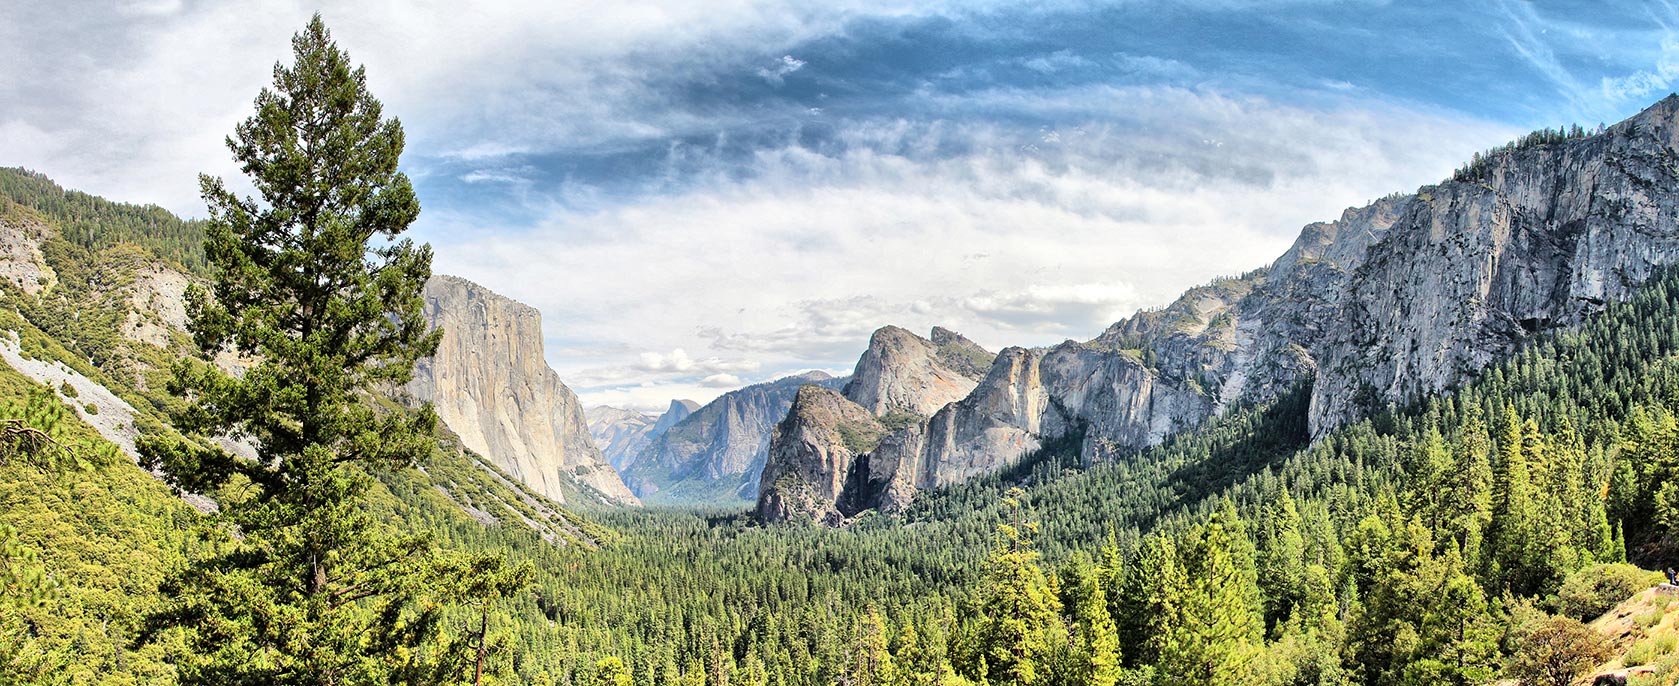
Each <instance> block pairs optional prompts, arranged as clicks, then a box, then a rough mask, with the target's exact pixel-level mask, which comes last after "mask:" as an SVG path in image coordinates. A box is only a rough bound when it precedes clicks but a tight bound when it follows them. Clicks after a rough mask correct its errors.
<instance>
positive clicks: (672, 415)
mask: <svg viewBox="0 0 1679 686" xmlns="http://www.w3.org/2000/svg"><path fill="white" fill-rule="evenodd" d="M699 406H700V404H699V403H696V402H694V401H692V400H672V401H670V408H669V409H666V410H665V412H664V414H661V415H658V416H654V415H650V414H647V413H646V412H638V411H635V410H626V409H620V408H616V407H608V406H605V405H602V406H600V407H591V408H589V410H588V411H587V412H584V413H583V414H584V416H585V417H587V418H588V420H589V435H590V436H592V437H594V439H595V445H596V446H598V447H599V448H600V451H601V454H602V455H604V456H606V461H607V463H609V464H611V465H612V468H613V469H616V470H618V473H620V474H622V473H624V472H625V471H626V470H628V469H629V467H630V465H631V464H633V463H634V462H635V459H636V458H637V457H640V456H641V451H642V450H645V449H646V448H647V445H648V444H649V443H651V442H652V441H653V439H655V438H658V437H659V436H662V435H664V433H665V432H666V431H669V430H670V427H672V426H675V425H676V423H677V422H680V421H682V420H683V419H685V418H687V416H688V415H690V414H693V413H694V410H696V409H699Z"/></svg>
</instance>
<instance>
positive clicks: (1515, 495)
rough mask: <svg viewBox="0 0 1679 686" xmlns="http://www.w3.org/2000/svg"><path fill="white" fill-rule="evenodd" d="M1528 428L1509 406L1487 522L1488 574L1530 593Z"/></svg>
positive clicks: (1504, 587)
mask: <svg viewBox="0 0 1679 686" xmlns="http://www.w3.org/2000/svg"><path fill="white" fill-rule="evenodd" d="M1525 436H1526V432H1525V431H1524V426H1523V423H1522V420H1521V417H1519V416H1517V415H1516V410H1515V408H1513V407H1509V408H1506V410H1505V415H1504V423H1503V426H1502V427H1500V429H1499V433H1498V464H1497V466H1496V468H1495V469H1494V471H1493V495H1492V518H1491V521H1490V522H1489V523H1488V528H1487V537H1486V550H1485V555H1486V557H1485V562H1483V568H1484V569H1485V570H1486V571H1485V576H1486V577H1487V578H1488V579H1491V580H1494V581H1495V582H1496V583H1497V584H1498V586H1497V587H1498V588H1499V589H1501V590H1513V591H1516V592H1518V593H1531V592H1532V591H1533V590H1535V589H1533V588H1530V585H1531V584H1530V582H1531V579H1532V577H1533V574H1532V570H1531V569H1529V559H1530V558H1529V546H1530V545H1531V544H1532V540H1531V539H1532V535H1533V530H1534V510H1533V508H1534V504H1533V486H1532V478H1531V472H1530V468H1529V464H1528V459H1527V458H1528V451H1527V450H1526V449H1525V448H1524V445H1523V443H1524V440H1525Z"/></svg>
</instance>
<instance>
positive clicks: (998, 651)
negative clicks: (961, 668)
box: [975, 489, 1063, 686]
mask: <svg viewBox="0 0 1679 686" xmlns="http://www.w3.org/2000/svg"><path fill="white" fill-rule="evenodd" d="M1018 497H1019V492H1018V489H1015V490H1014V491H1013V492H1011V497H1010V501H1011V507H1012V508H1013V509H1014V511H1015V512H1017V513H1018V511H1019V505H1018ZM1035 531H1036V525H1034V524H1030V523H1022V522H1020V521H1018V520H1016V521H1015V522H1014V523H1012V524H1004V525H1002V526H1001V527H1000V534H1001V536H1000V537H999V538H1000V540H999V542H998V544H997V547H996V548H995V549H994V550H993V551H992V553H991V557H990V559H989V560H987V561H986V573H985V580H984V583H983V586H982V587H981V589H980V597H979V600H978V609H979V612H980V615H981V617H982V619H981V621H980V626H979V628H978V636H977V637H976V639H977V642H978V645H977V648H978V651H977V652H978V653H979V654H980V655H981V656H983V658H984V662H985V664H986V666H987V671H986V673H985V674H983V675H975V676H976V677H979V678H985V679H989V680H990V681H992V682H994V683H1011V684H1022V685H1023V686H1032V685H1033V684H1038V683H1042V681H1043V680H1044V679H1045V678H1046V677H1047V676H1048V670H1047V669H1046V666H1047V665H1046V664H1045V662H1046V660H1047V658H1049V657H1050V655H1051V654H1052V653H1053V651H1054V648H1055V646H1056V645H1058V644H1060V643H1062V641H1063V636H1062V634H1061V632H1062V625H1061V617H1060V612H1061V601H1060V600H1059V599H1058V598H1057V597H1056V593H1055V590H1054V587H1053V586H1052V584H1051V583H1050V581H1049V580H1048V579H1046V578H1045V577H1044V573H1043V570H1042V569H1041V568H1039V567H1038V552H1037V551H1036V550H1035V549H1033V547H1032V539H1031V537H1030V536H1031V534H1032V533H1034V532H1035Z"/></svg>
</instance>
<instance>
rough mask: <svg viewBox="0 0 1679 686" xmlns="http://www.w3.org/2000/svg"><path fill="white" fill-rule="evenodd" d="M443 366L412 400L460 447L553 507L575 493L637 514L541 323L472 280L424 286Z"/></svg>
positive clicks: (420, 376)
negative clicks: (551, 359) (552, 358)
mask: <svg viewBox="0 0 1679 686" xmlns="http://www.w3.org/2000/svg"><path fill="white" fill-rule="evenodd" d="M425 300H426V306H425V313H426V318H427V319H428V320H429V321H430V322H431V324H432V325H433V326H436V327H442V329H443V340H442V342H441V343H439V345H438V347H437V354H436V356H434V357H432V358H430V359H427V360H424V361H422V362H421V363H420V364H419V365H417V366H416V367H415V369H414V379H413V381H411V382H409V384H408V386H407V388H406V390H407V391H408V393H409V394H410V395H412V396H413V397H414V398H415V399H417V400H420V401H422V402H424V401H429V402H431V403H432V405H433V406H434V407H435V408H436V409H437V415H438V417H439V418H441V419H442V420H443V422H444V423H445V424H447V425H448V426H449V429H450V430H452V431H454V433H455V434H457V435H458V436H460V440H461V443H462V444H464V445H465V446H466V447H467V448H469V449H471V450H472V451H473V452H476V453H478V454H480V455H482V456H484V457H485V458H486V459H488V460H490V461H491V462H492V463H494V464H495V465H496V466H498V467H500V468H501V469H502V470H504V471H506V472H507V473H508V474H511V475H513V476H514V477H516V478H518V479H519V480H521V481H523V482H525V483H526V484H528V485H529V486H530V487H531V488H533V489H535V490H536V491H537V492H539V493H541V494H542V495H545V496H547V497H549V498H551V499H553V500H555V501H556V502H562V503H563V502H568V493H569V494H571V495H578V494H581V495H583V496H584V497H586V498H589V499H595V500H599V501H601V502H605V503H611V504H624V505H634V504H639V502H638V501H637V499H636V497H635V495H634V494H633V493H631V492H630V490H629V488H628V487H626V486H625V485H624V482H623V480H622V479H621V478H619V476H618V472H616V471H614V470H613V469H612V467H611V466H610V465H608V464H607V463H606V460H605V458H603V457H602V456H601V452H600V449H599V448H597V447H595V443H594V439H593V438H591V437H590V435H589V427H588V423H587V421H586V420H585V419H584V416H583V408H582V406H581V404H580V403H579V402H578V400H577V396H576V394H574V393H572V392H571V389H569V388H566V385H565V384H564V383H561V382H560V377H559V376H558V375H557V374H555V373H554V370H553V369H550V368H549V367H548V362H547V360H546V359H545V358H544V357H543V343H542V315H541V314H539V313H538V312H537V311H536V310H535V309H534V308H531V307H529V306H527V305H523V304H520V303H518V302H515V301H513V300H511V299H508V298H505V297H502V296H500V295H497V294H495V293H493V292H491V291H490V290H489V289H487V288H484V287H483V286H479V285H478V284H475V283H472V282H470V281H467V280H465V279H461V278H457V277H453V276H434V277H432V279H431V280H430V281H428V282H426V289H425Z"/></svg>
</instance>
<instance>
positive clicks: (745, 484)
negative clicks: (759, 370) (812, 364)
mask: <svg viewBox="0 0 1679 686" xmlns="http://www.w3.org/2000/svg"><path fill="white" fill-rule="evenodd" d="M844 383H845V379H835V378H834V377H832V376H829V375H828V374H825V373H822V372H807V373H804V374H799V375H795V376H789V377H785V378H782V379H777V380H775V381H771V382H768V383H761V384H756V385H752V386H747V387H745V388H742V389H739V390H734V391H730V392H728V393H724V394H723V395H721V396H718V397H717V399H715V400H713V401H711V402H709V403H706V404H705V405H704V406H701V407H700V408H698V409H695V410H694V411H693V413H692V414H689V415H688V416H686V417H684V418H682V419H681V420H680V421H676V422H674V423H673V424H672V425H671V426H670V427H669V429H668V430H666V431H664V432H662V433H661V434H659V435H658V436H656V437H655V438H653V439H652V441H651V442H650V443H649V444H648V446H647V447H646V449H644V450H643V451H642V452H641V454H640V455H639V456H638V457H636V458H634V460H633V461H632V463H631V464H630V466H629V468H628V470H626V471H625V473H624V478H625V480H626V481H627V482H628V483H629V484H630V486H631V488H633V489H634V490H635V492H636V494H637V495H639V496H640V497H642V498H646V499H648V500H649V501H651V502H664V503H685V504H692V503H716V502H724V503H734V502H739V501H740V500H747V501H750V500H751V499H753V498H756V497H757V495H758V474H759V472H761V471H762V470H763V467H764V460H765V457H766V455H768V453H769V444H770V431H771V430H772V429H773V428H774V427H775V424H776V422H778V421H780V420H781V418H782V417H785V416H787V408H788V407H790V406H792V404H793V397H794V396H795V395H797V394H798V391H799V387H800V386H803V385H805V384H816V385H819V386H824V387H828V388H837V387H839V386H840V385H841V384H844ZM666 416H667V417H668V416H670V414H669V413H667V414H666ZM661 423H662V418H661Z"/></svg>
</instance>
